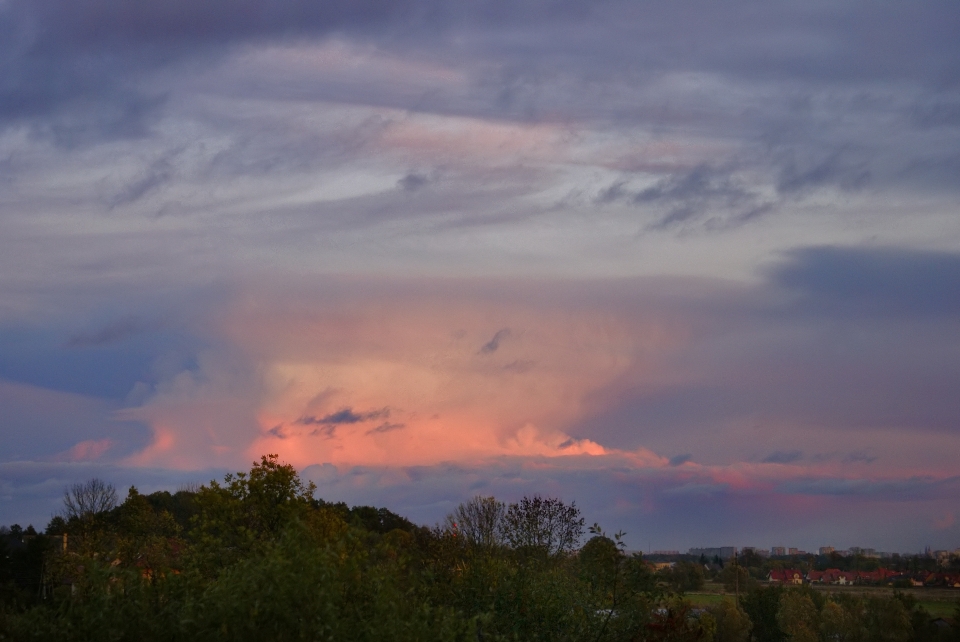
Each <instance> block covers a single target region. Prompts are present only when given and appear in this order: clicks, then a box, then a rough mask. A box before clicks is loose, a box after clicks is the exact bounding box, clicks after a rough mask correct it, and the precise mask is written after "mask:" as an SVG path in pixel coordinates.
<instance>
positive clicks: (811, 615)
mask: <svg viewBox="0 0 960 642" xmlns="http://www.w3.org/2000/svg"><path fill="white" fill-rule="evenodd" d="M777 624H778V625H779V626H780V630H781V631H783V632H784V633H785V634H786V635H787V639H789V640H791V641H792V642H817V641H818V640H819V639H820V635H819V633H820V614H819V613H818V612H817V607H816V605H814V603H813V600H812V599H810V597H809V596H807V595H804V594H803V593H801V592H799V591H787V592H786V593H785V594H784V595H783V597H781V598H780V608H779V610H778V611H777Z"/></svg>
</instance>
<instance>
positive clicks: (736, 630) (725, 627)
mask: <svg viewBox="0 0 960 642" xmlns="http://www.w3.org/2000/svg"><path fill="white" fill-rule="evenodd" d="M707 611H708V613H709V614H710V615H711V616H712V617H713V619H714V621H715V622H716V628H715V632H714V634H713V639H714V640H715V642H749V640H750V630H751V629H752V628H753V623H752V622H751V621H750V617H749V616H748V615H747V614H746V612H745V611H744V610H743V609H742V608H740V605H739V604H737V603H736V602H734V601H733V600H723V601H722V602H720V603H719V604H717V605H715V606H713V607H711V608H709V609H707Z"/></svg>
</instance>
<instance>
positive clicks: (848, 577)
mask: <svg viewBox="0 0 960 642" xmlns="http://www.w3.org/2000/svg"><path fill="white" fill-rule="evenodd" d="M856 581H857V574H856V573H854V572H853V571H840V572H839V573H837V579H836V581H835V582H832V584H838V585H840V586H850V585H852V584H853V583H854V582H856Z"/></svg>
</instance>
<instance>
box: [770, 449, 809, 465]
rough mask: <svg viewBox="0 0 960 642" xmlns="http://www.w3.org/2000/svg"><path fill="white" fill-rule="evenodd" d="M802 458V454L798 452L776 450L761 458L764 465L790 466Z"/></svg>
mask: <svg viewBox="0 0 960 642" xmlns="http://www.w3.org/2000/svg"><path fill="white" fill-rule="evenodd" d="M802 458H803V453H802V452H800V451H799V450H790V451H785V450H777V451H774V452H772V453H770V454H769V455H767V456H766V457H764V458H763V463H765V464H792V463H793V462H796V461H800V460H801V459H802Z"/></svg>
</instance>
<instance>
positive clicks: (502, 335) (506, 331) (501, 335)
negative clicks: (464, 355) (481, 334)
mask: <svg viewBox="0 0 960 642" xmlns="http://www.w3.org/2000/svg"><path fill="white" fill-rule="evenodd" d="M509 336H510V328H501V329H500V330H497V331H496V333H494V335H493V338H492V339H490V340H489V341H487V342H486V343H484V344H483V345H482V346H480V352H479V354H493V353H494V352H496V351H497V349H499V348H500V342H501V341H503V340H504V339H506V338H508V337H509Z"/></svg>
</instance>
